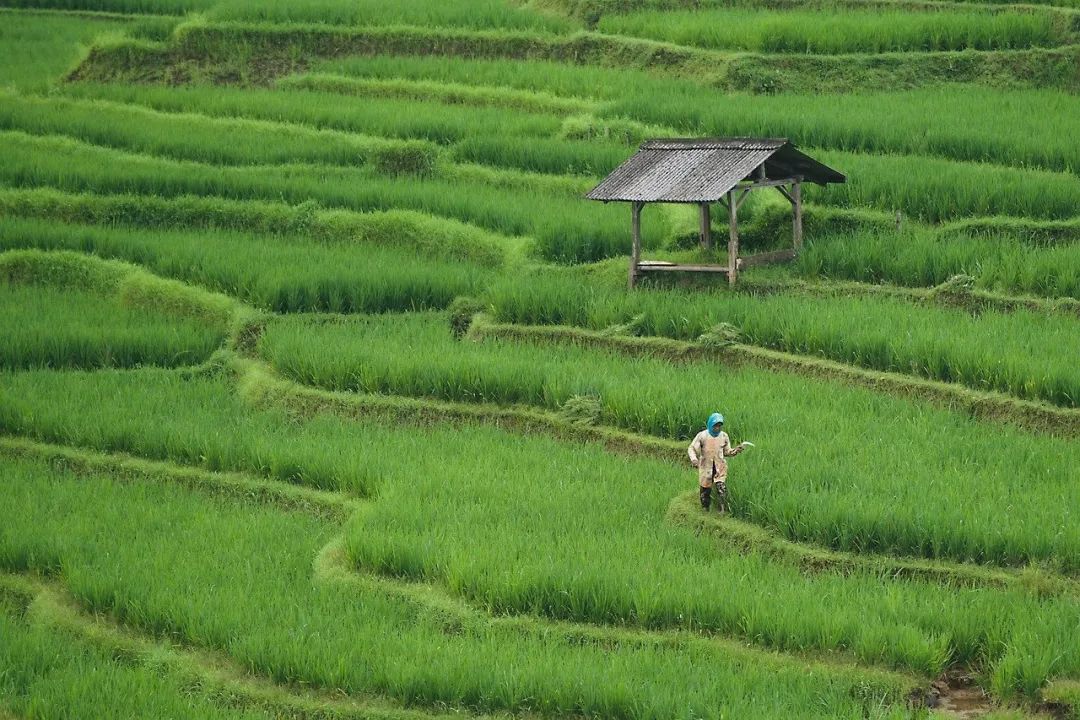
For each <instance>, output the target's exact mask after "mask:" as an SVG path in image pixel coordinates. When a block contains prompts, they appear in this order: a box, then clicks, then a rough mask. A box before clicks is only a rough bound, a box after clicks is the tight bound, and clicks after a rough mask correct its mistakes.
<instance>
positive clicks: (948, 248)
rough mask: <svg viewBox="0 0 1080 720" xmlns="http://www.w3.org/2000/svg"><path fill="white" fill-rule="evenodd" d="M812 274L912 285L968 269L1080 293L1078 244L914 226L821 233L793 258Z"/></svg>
mask: <svg viewBox="0 0 1080 720" xmlns="http://www.w3.org/2000/svg"><path fill="white" fill-rule="evenodd" d="M797 268H798V271H799V272H802V273H805V274H807V275H812V276H822V277H829V278H841V279H848V280H858V281H860V282H871V283H879V282H888V283H894V284H897V285H907V286H912V287H926V286H931V285H939V284H941V283H943V282H945V281H947V280H948V279H949V278H951V277H952V276H954V275H960V274H963V275H969V276H971V277H973V278H974V279H975V282H976V284H977V285H978V286H979V287H982V288H985V289H988V290H997V291H1003V292H1009V293H1020V294H1033V295H1041V296H1047V297H1074V298H1076V297H1080V248H1077V247H1074V246H1071V245H1067V246H1064V247H1052V248H1043V247H1032V246H1031V245H1028V244H1024V243H1021V242H1019V241H1015V240H1013V241H1009V240H988V239H983V238H972V237H967V236H963V235H959V236H954V237H948V238H942V237H941V236H940V234H939V233H936V232H930V231H914V232H907V233H904V234H900V235H898V234H896V233H859V234H854V235H838V236H833V237H824V238H820V239H819V240H816V241H814V242H813V243H811V244H810V245H809V246H808V247H807V248H806V251H805V252H803V253H802V254H801V255H800V256H799V258H798V262H797Z"/></svg>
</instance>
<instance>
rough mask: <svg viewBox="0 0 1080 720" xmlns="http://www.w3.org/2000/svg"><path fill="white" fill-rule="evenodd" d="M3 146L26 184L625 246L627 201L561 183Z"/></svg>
mask: <svg viewBox="0 0 1080 720" xmlns="http://www.w3.org/2000/svg"><path fill="white" fill-rule="evenodd" d="M0 147H3V148H4V152H5V153H6V155H5V163H4V164H3V166H0V179H2V180H3V181H4V182H7V183H8V184H11V185H17V186H22V187H26V186H30V187H33V186H41V185H48V186H52V187H55V188H58V189H62V190H66V191H74V192H87V191H93V192H99V193H102V192H104V193H133V192H134V193H138V194H146V195H159V196H163V197H179V196H182V195H203V196H214V197H221V198H227V199H233V200H273V201H285V202H288V203H292V204H300V203H303V202H306V201H309V200H315V201H318V202H319V203H321V204H323V205H324V206H327V207H337V208H344V209H349V210H358V211H373V210H390V209H409V210H417V211H421V212H424V213H428V214H432V215H436V216H443V217H451V218H455V219H458V220H462V221H464V222H467V223H471V224H474V225H479V226H480V227H482V228H485V229H488V230H492V231H494V232H497V233H502V234H505V235H536V236H539V237H538V240H539V247H540V252H541V253H544V254H547V256H548V257H551V258H552V259H558V260H569V261H584V260H595V259H598V258H603V257H609V256H611V255H615V254H621V253H622V252H624V251H625V250H624V248H625V246H626V223H627V220H626V215H624V214H623V213H624V211H625V208H621V207H608V206H600V205H598V204H595V203H584V202H583V201H581V200H580V199H577V198H570V197H566V196H565V195H564V194H562V193H561V192H560V193H559V195H551V194H547V193H537V192H527V191H525V190H522V189H508V188H504V187H498V186H493V185H485V184H478V185H477V186H474V187H463V186H462V183H460V182H457V181H454V180H451V179H444V178H440V177H434V178H407V179H406V178H401V177H384V176H382V175H380V174H378V173H376V172H372V171H370V170H364V169H351V168H340V167H331V166H319V165H317V166H310V165H285V166H269V167H267V166H261V167H219V166H213V165H206V164H202V163H192V162H181V161H174V160H166V159H162V158H157V157H153V156H146V155H134V154H124V153H118V152H116V151H112V150H107V149H104V148H99V147H96V146H92V145H86V144H82V143H76V142H74V141H69V140H65V139H60V138H35V137H32V136H28V135H25V134H22V133H16V132H7V133H0ZM561 218H566V219H567V224H566V225H565V226H564V225H562V224H559V222H558V221H559V219H561ZM570 222H573V223H574V225H570V224H569V223H570ZM665 231H666V227H665V226H664V225H663V224H662V219H661V222H654V223H651V224H650V225H649V227H648V228H647V230H646V232H645V234H644V237H645V242H646V245H647V246H649V247H655V246H656V245H658V244H659V241H660V239H661V238H662V237H663V235H664V233H665ZM551 238H554V239H551ZM557 242H558V243H562V244H561V245H558V249H557V251H555V250H551V251H549V250H547V248H549V247H553V246H555V245H556V243H557Z"/></svg>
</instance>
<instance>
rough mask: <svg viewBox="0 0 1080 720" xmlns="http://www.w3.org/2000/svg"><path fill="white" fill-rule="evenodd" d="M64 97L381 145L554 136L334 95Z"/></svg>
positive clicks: (83, 89) (217, 90)
mask: <svg viewBox="0 0 1080 720" xmlns="http://www.w3.org/2000/svg"><path fill="white" fill-rule="evenodd" d="M63 92H64V93H65V94H67V95H71V96H74V97H82V98H97V99H102V100H112V101H115V102H121V103H128V104H133V105H142V106H145V107H149V108H153V109H154V110H158V111H161V112H189V113H199V114H201V115H207V116H209V117H219V118H246V119H253V120H267V121H271V122H287V123H295V124H301V125H308V126H311V127H313V128H319V129H324V130H340V131H342V132H354V133H361V134H366V135H376V136H379V137H387V138H412V139H422V140H430V141H432V142H436V143H442V144H446V143H451V142H454V141H457V140H461V139H462V138H465V137H471V136H474V135H480V136H485V135H511V136H514V137H523V138H524V137H545V136H551V135H554V134H555V133H556V132H558V130H559V127H560V123H561V119H560V118H559V117H557V116H556V115H552V114H541V113H533V112H522V111H513V110H508V109H506V108H483V107H480V108H478V107H455V106H452V105H439V106H435V107H433V106H432V104H431V103H429V102H424V101H418V100H401V99H395V98H366V99H365V100H364V101H363V102H357V101H355V100H349V99H348V98H347V97H344V96H342V95H340V94H337V93H332V92H325V91H310V90H263V89H255V88H248V89H238V88H227V87H220V86H209V85H193V86H180V87H161V86H153V85H117V84H113V85H93V84H77V85H68V86H66V87H65V88H64V90H63Z"/></svg>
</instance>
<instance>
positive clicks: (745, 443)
mask: <svg viewBox="0 0 1080 720" xmlns="http://www.w3.org/2000/svg"><path fill="white" fill-rule="evenodd" d="M739 444H740V445H742V446H743V447H757V445H755V444H754V443H752V442H750V441H749V440H743V441H742V442H741V443H739Z"/></svg>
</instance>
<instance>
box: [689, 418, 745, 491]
mask: <svg viewBox="0 0 1080 720" xmlns="http://www.w3.org/2000/svg"><path fill="white" fill-rule="evenodd" d="M742 450H743V448H742V446H741V445H736V446H734V447H732V445H731V439H730V438H729V437H728V434H727V433H726V432H723V431H721V432H720V434H719V435H717V436H716V437H713V436H712V435H710V434H709V431H708V430H702V431H701V432H699V433H698V434H697V435H696V436H695V437H694V441H693V442H691V443H690V447H689V448H687V454H688V455H689V456H690V462H691V463H693V465H694V467H696V468H697V469H698V484H699V485H700V486H701V487H712V486H713V483H715V482H716V481H717V480H724V479H726V478H727V459H726V458H729V457H732V456H734V455H738V454H739V453H741V452H742Z"/></svg>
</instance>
